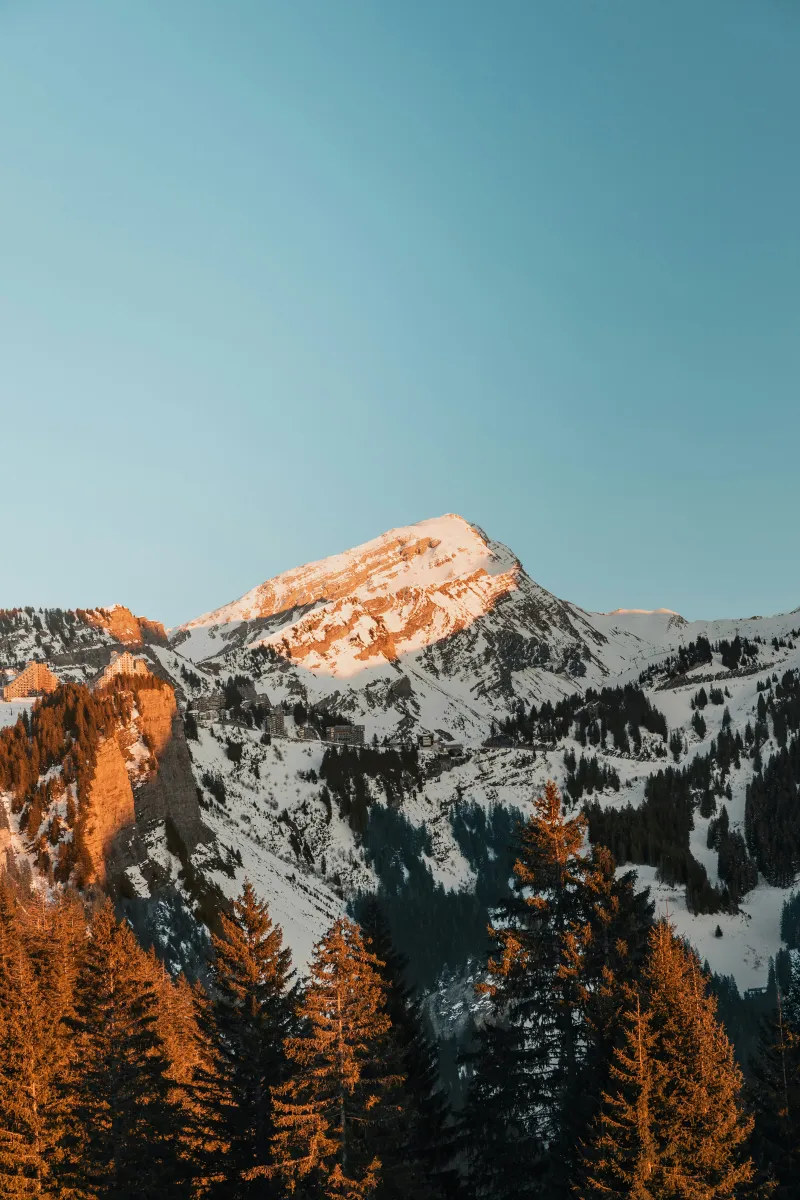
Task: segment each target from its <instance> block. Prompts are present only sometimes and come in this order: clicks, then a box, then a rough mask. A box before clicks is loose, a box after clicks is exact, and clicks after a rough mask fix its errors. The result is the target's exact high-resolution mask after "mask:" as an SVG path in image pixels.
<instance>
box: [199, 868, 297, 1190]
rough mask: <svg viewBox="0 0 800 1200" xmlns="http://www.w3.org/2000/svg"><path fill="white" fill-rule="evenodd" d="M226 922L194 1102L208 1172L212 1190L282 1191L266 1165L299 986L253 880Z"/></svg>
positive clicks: (204, 1014) (205, 1007)
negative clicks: (275, 1098) (275, 1094)
mask: <svg viewBox="0 0 800 1200" xmlns="http://www.w3.org/2000/svg"><path fill="white" fill-rule="evenodd" d="M221 922H222V933H221V935H220V936H218V937H217V936H215V937H214V950H215V961H214V968H213V978H212V985H211V987H212V1002H211V1004H210V1005H209V1004H207V1003H205V1002H203V1001H202V1000H201V1001H200V1003H199V1005H198V1017H199V1022H200V1036H201V1037H202V1038H204V1045H205V1049H204V1050H202V1052H201V1060H202V1057H203V1055H209V1054H210V1060H209V1061H208V1062H206V1064H205V1065H203V1064H202V1061H201V1064H200V1065H199V1067H198V1069H197V1071H196V1088H195V1093H194V1101H195V1105H196V1113H197V1123H198V1126H199V1141H200V1142H202V1143H204V1144H205V1145H206V1146H207V1147H208V1148H209V1159H208V1161H207V1162H206V1164H205V1167H204V1168H203V1170H202V1171H201V1174H202V1176H203V1178H204V1179H205V1181H206V1183H205V1186H206V1187H207V1190H208V1194H210V1195H212V1196H214V1197H217V1196H218V1197H220V1198H221V1200H222V1198H224V1200H245V1198H246V1197H249V1196H257V1197H259V1198H260V1197H263V1196H266V1195H269V1194H271V1193H272V1191H274V1190H275V1189H274V1187H273V1185H272V1183H271V1182H270V1178H269V1176H267V1175H265V1174H264V1172H263V1171H262V1170H261V1168H267V1167H269V1165H270V1163H271V1161H272V1139H273V1135H274V1132H275V1126H274V1114H273V1103H272V1090H273V1089H274V1088H275V1087H278V1086H279V1085H280V1084H281V1083H282V1082H283V1081H284V1080H285V1079H286V1076H287V1060H286V1056H285V1054H284V1042H285V1040H286V1038H287V1037H288V1036H289V1035H290V1034H291V1033H292V1031H293V1028H294V1023H295V1018H294V1009H295V1007H296V1003H297V989H296V986H295V985H294V983H293V972H292V963H291V952H290V951H289V950H288V949H287V948H286V947H284V945H283V933H282V931H281V929H280V927H279V926H277V925H275V924H273V922H272V920H271V918H270V915H269V909H268V906H267V905H266V904H265V903H262V902H261V901H259V900H258V898H257V896H256V893H255V890H254V888H253V886H252V884H251V883H250V882H249V881H248V882H245V884H244V887H243V890H242V894H241V896H240V897H239V898H238V899H237V900H236V901H235V902H234V905H233V914H232V916H231V917H230V918H229V917H226V916H225V915H223V916H222V918H221Z"/></svg>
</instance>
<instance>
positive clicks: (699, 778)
mask: <svg viewBox="0 0 800 1200" xmlns="http://www.w3.org/2000/svg"><path fill="white" fill-rule="evenodd" d="M711 765H712V764H711V759H710V758H709V757H705V756H701V755H699V756H697V757H696V758H694V759H693V760H692V762H691V763H690V764H689V765H688V766H687V767H686V768H685V769H683V770H678V769H676V768H675V767H667V768H666V770H663V771H658V772H657V774H655V775H651V776H650V777H649V779H648V780H647V782H646V784H645V793H644V801H643V803H642V804H641V805H640V806H639V807H638V808H633V807H632V805H630V804H627V805H625V807H624V808H617V809H612V808H604V807H603V806H601V805H600V804H598V803H596V802H595V803H593V804H588V805H586V806H585V812H586V815H587V817H588V819H589V837H590V839H591V841H592V842H593V843H600V844H602V845H604V846H608V848H609V849H610V850H611V853H612V854H613V855H614V857H615V859H616V860H617V862H619V863H626V862H633V863H647V864H648V865H649V866H653V867H656V868H657V869H658V873H659V877H660V878H661V879H663V880H664V882H665V883H670V884H684V885H685V886H686V902H687V904H688V906H689V908H690V910H691V911H692V912H710V913H714V912H720V911H722V910H725V909H728V908H730V907H731V901H730V899H729V897H728V896H727V894H722V893H720V892H719V891H718V890H717V889H716V888H715V887H713V886H712V885H711V883H710V882H709V880H708V875H707V874H706V869H705V867H704V866H702V864H701V863H699V862H698V861H697V859H695V858H694V856H693V855H692V853H691V851H690V849H689V834H690V833H691V831H692V829H693V827H694V807H695V804H696V803H697V802H698V801H700V802H701V803H702V801H703V798H704V797H705V796H707V795H708V794H709V790H710V787H711V782H712V777H711Z"/></svg>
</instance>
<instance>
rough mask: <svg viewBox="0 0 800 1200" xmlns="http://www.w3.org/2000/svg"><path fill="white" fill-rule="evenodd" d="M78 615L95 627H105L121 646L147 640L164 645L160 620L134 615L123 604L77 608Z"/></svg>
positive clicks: (137, 643) (135, 644)
mask: <svg viewBox="0 0 800 1200" xmlns="http://www.w3.org/2000/svg"><path fill="white" fill-rule="evenodd" d="M77 611H78V616H79V617H80V618H81V620H83V621H85V622H86V624H87V625H91V626H93V627H94V628H95V629H105V630H106V631H107V632H108V633H110V634H111V636H112V637H113V638H114V639H115V641H117V642H120V643H121V644H122V645H123V646H142V645H144V644H145V643H147V642H150V643H155V644H156V645H165V644H166V641H167V632H166V630H165V629H164V626H163V625H162V624H161V622H160V621H150V620H148V618H147V617H135V616H134V615H133V613H132V612H131V610H130V609H129V608H126V607H125V605H124V604H115V605H114V606H113V608H89V609H78V610H77Z"/></svg>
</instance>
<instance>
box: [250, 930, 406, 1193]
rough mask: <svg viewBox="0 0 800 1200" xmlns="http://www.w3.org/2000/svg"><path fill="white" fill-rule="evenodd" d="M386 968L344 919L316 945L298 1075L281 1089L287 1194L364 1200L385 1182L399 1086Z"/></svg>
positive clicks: (293, 1040)
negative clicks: (384, 1141)
mask: <svg viewBox="0 0 800 1200" xmlns="http://www.w3.org/2000/svg"><path fill="white" fill-rule="evenodd" d="M380 969H381V968H380V965H379V961H378V959H377V958H376V956H375V955H374V954H372V953H371V952H370V951H369V950H368V949H367V947H366V945H365V943H364V939H363V936H362V934H361V930H360V929H359V927H358V925H356V924H355V923H354V922H353V921H350V920H348V918H346V917H340V918H339V920H337V921H336V922H335V924H334V925H333V927H332V928H331V929H330V930H329V932H328V933H327V934H326V936H325V937H324V938H323V939H322V940H321V941H320V942H319V943H318V944H317V945H316V946H315V948H314V955H313V959H312V963H311V976H310V980H309V983H308V987H307V989H306V992H305V995H304V997H303V1000H302V1002H301V1004H300V1007H299V1010H298V1015H299V1017H300V1021H301V1028H300V1032H299V1033H298V1035H297V1036H294V1037H290V1038H288V1039H287V1042H286V1053H287V1055H288V1058H289V1060H290V1062H291V1063H292V1066H293V1068H294V1073H293V1074H292V1075H291V1076H290V1078H289V1079H288V1080H287V1081H286V1082H285V1083H284V1084H283V1085H282V1086H281V1087H279V1088H277V1089H276V1091H275V1109H276V1125H277V1132H276V1134H275V1139H274V1146H275V1163H276V1169H275V1174H277V1175H279V1176H280V1177H281V1178H282V1179H283V1181H284V1183H285V1186H286V1188H287V1189H288V1191H289V1192H290V1193H294V1192H295V1191H296V1190H298V1189H299V1190H300V1192H301V1194H302V1195H307V1196H314V1197H322V1196H325V1197H329V1198H334V1197H335V1198H336V1200H344V1198H346V1200H361V1198H362V1197H365V1196H369V1195H372V1194H373V1193H374V1192H375V1191H376V1189H377V1188H378V1186H379V1184H380V1181H381V1175H382V1163H381V1160H380V1158H379V1157H378V1156H377V1155H376V1154H375V1152H374V1150H375V1145H376V1141H378V1140H379V1138H380V1131H381V1128H382V1127H383V1126H385V1122H386V1106H387V1105H390V1104H392V1103H393V1102H394V1096H395V1094H396V1092H397V1090H398V1088H399V1086H401V1084H402V1079H401V1078H399V1077H398V1076H397V1075H396V1074H392V1073H391V1067H389V1069H388V1070H387V1067H386V1065H385V1064H386V1057H387V1053H388V1050H389V1047H388V1035H389V1032H390V1029H391V1021H390V1019H389V1016H388V1014H387V1012H386V985H385V983H384V981H383V980H382V978H381V975H380Z"/></svg>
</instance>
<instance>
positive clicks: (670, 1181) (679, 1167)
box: [581, 921, 754, 1200]
mask: <svg viewBox="0 0 800 1200" xmlns="http://www.w3.org/2000/svg"><path fill="white" fill-rule="evenodd" d="M629 996H630V997H631V998H632V1001H631V1007H630V1008H629V1012H628V1030H627V1037H626V1042H625V1044H624V1045H623V1046H622V1047H617V1049H616V1051H615V1055H614V1066H613V1069H612V1085H611V1087H610V1088H609V1091H608V1092H606V1093H605V1095H604V1097H603V1106H602V1109H601V1112H600V1115H599V1117H598V1121H597V1123H596V1127H595V1131H594V1137H593V1139H592V1141H591V1143H590V1144H589V1147H588V1149H587V1151H586V1181H585V1186H584V1188H583V1189H582V1191H581V1195H582V1196H584V1197H586V1198H587V1200H588V1198H589V1197H599V1196H609V1197H612V1198H613V1197H620V1198H621V1197H623V1196H629V1195H631V1194H635V1195H639V1196H641V1197H643V1198H644V1197H651V1196H652V1197H653V1200H672V1198H673V1197H680V1198H681V1200H733V1198H734V1197H736V1196H740V1195H742V1193H743V1189H744V1188H746V1187H747V1186H748V1185H749V1184H750V1182H751V1180H752V1178H753V1174H754V1171H753V1164H752V1162H751V1161H750V1159H749V1158H748V1157H747V1153H746V1151H747V1141H748V1138H749V1135H750V1131H751V1129H752V1120H751V1119H750V1118H748V1117H746V1116H745V1114H744V1111H743V1106H742V1101H741V1091H742V1082H743V1081H742V1075H741V1072H740V1070H739V1068H738V1067H737V1066H736V1064H735V1062H734V1059H733V1050H732V1048H731V1045H730V1042H729V1041H728V1039H727V1037H726V1036H725V1033H724V1031H723V1029H722V1028H721V1026H720V1024H719V1023H718V1021H717V1019H716V1002H715V1000H714V999H713V997H711V996H710V995H709V994H708V988H707V984H706V980H705V978H704V976H703V973H702V970H701V968H700V963H699V961H698V958H697V955H696V954H695V952H694V951H693V950H690V949H689V948H688V947H687V946H686V945H685V944H684V943H683V942H681V941H680V940H679V939H678V938H677V937H675V935H674V933H673V932H672V930H671V929H670V928H669V926H668V925H667V924H666V922H663V921H662V922H659V924H658V925H657V926H656V927H655V928H654V929H653V930H652V932H651V934H650V949H649V954H648V959H647V964H646V967H645V970H644V973H643V980H642V989H641V995H639V994H636V993H635V992H634V991H633V989H631V990H630V991H629ZM633 1005H635V1008H636V1010H635V1013H634V1011H633ZM634 1186H635V1187H636V1188H637V1189H638V1191H635V1192H633V1193H632V1192H631V1189H632V1188H633V1187H634Z"/></svg>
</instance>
